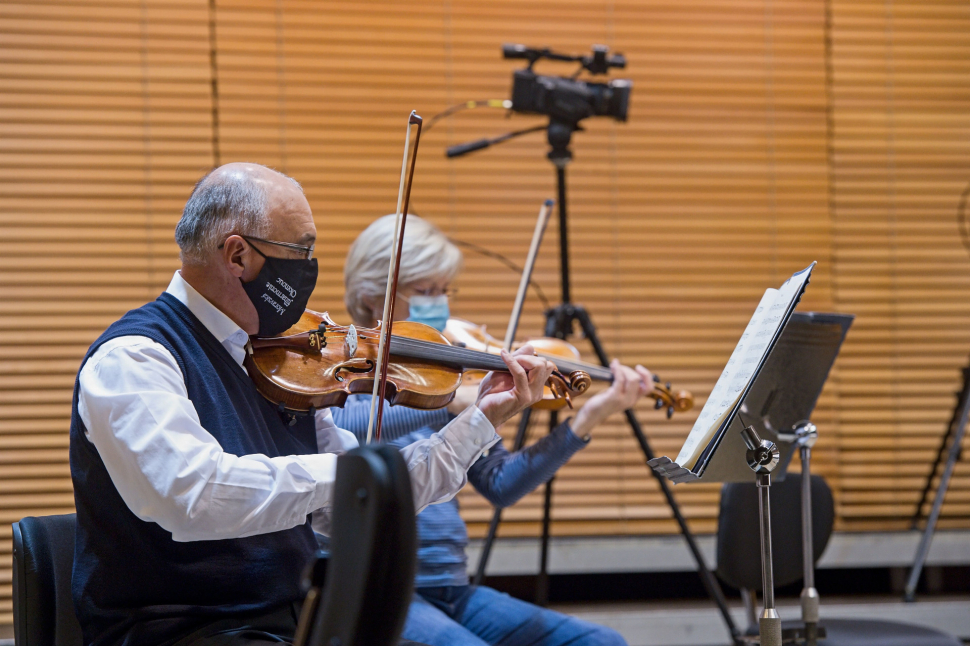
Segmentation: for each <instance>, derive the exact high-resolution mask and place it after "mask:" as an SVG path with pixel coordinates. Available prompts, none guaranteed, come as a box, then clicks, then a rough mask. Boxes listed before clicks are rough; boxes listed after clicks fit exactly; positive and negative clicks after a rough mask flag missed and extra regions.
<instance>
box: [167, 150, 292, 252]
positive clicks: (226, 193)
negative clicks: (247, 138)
mask: <svg viewBox="0 0 970 646" xmlns="http://www.w3.org/2000/svg"><path fill="white" fill-rule="evenodd" d="M263 168H266V167H265V166H264V167H263ZM217 170H218V169H213V170H211V171H209V172H208V173H206V174H205V175H204V176H203V177H202V179H200V180H199V181H198V182H196V184H195V188H194V189H193V190H192V195H190V196H189V199H188V201H187V202H186V203H185V208H184V209H183V210H182V218H181V219H180V220H179V222H178V224H177V225H176V226H175V242H176V243H178V246H179V249H180V250H181V253H180V256H181V259H182V262H183V263H204V262H205V261H206V259H207V258H208V256H209V255H210V254H211V253H212V252H213V251H214V250H215V249H217V248H218V246H219V245H220V244H222V242H223V241H224V240H225V239H226V238H227V237H229V236H230V235H232V234H234V233H236V234H243V235H250V236H256V237H265V236H266V235H267V233H268V232H269V229H270V222H269V217H268V215H269V214H268V213H267V212H266V191H265V190H264V189H263V187H262V186H261V185H260V183H259V182H254V181H251V180H250V178H249V177H248V176H247V175H245V174H243V173H224V174H220V175H219V176H218V177H212V174H213V173H215V172H216V171H217ZM269 170H273V169H269ZM273 172H274V173H275V172H278V171H275V170H273ZM279 174H280V175H282V176H283V177H286V178H287V179H288V180H290V181H291V182H293V184H295V185H296V186H297V187H298V188H299V189H300V190H301V191H302V190H303V188H302V187H301V186H300V184H299V182H297V181H296V180H295V179H293V178H292V177H287V176H286V175H283V174H282V173H279Z"/></svg>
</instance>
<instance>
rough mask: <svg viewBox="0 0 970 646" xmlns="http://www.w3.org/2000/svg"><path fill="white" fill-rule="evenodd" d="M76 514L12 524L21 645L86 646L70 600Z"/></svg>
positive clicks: (17, 639)
mask: <svg viewBox="0 0 970 646" xmlns="http://www.w3.org/2000/svg"><path fill="white" fill-rule="evenodd" d="M76 525H77V519H76V517H75V515H74V514H65V515H63V516H41V517H36V518H35V517H30V516H28V517H27V518H23V519H22V520H20V522H17V523H14V524H13V621H14V640H15V643H16V646H82V644H83V637H82V635H81V626H80V624H79V623H78V621H77V616H76V615H75V613H74V601H73V599H72V598H71V570H72V569H73V567H74V532H75V527H76Z"/></svg>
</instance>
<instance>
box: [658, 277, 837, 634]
mask: <svg viewBox="0 0 970 646" xmlns="http://www.w3.org/2000/svg"><path fill="white" fill-rule="evenodd" d="M813 268H814V263H813V264H812V265H811V266H809V267H808V268H807V269H805V270H803V271H800V272H796V273H795V274H794V275H793V276H792V277H791V278H790V279H789V280H788V281H786V282H785V284H784V285H783V286H782V288H781V289H780V290H778V291H775V290H768V291H766V292H765V296H764V297H763V298H762V301H761V303H760V304H759V305H758V308H757V310H756V311H755V314H754V316H752V318H751V322H750V323H749V324H748V327H747V328H746V329H745V331H744V334H743V335H742V337H741V340H740V341H739V342H738V346H737V348H736V349H735V351H734V353H733V354H732V355H731V358H730V359H729V361H728V363H727V366H726V367H725V369H724V372H723V373H722V374H721V377H720V378H719V379H718V382H717V384H716V385H715V387H714V389H713V390H712V392H711V395H710V396H709V397H708V401H707V403H706V404H705V406H704V409H703V410H702V411H701V414H700V415H699V416H698V419H697V422H696V423H695V425H694V428H693V429H692V430H691V433H690V435H689V436H688V438H687V441H686V442H685V443H684V448H683V449H682V451H681V453H680V455H678V462H681V463H682V464H678V462H674V461H673V460H671V459H670V458H667V457H661V458H656V459H654V460H651V461H650V466H651V467H653V468H654V469H655V470H656V471H657V472H658V473H660V474H661V475H664V476H666V477H668V478H670V479H671V480H673V481H674V482H675V483H681V482H699V481H705V482H744V481H749V480H750V478H751V475H752V472H754V475H755V483H756V484H757V486H758V492H759V509H760V514H759V515H760V521H761V522H760V533H761V563H762V584H763V588H764V590H763V598H764V612H763V613H762V615H761V618H760V621H759V625H760V643H761V644H762V646H781V645H782V627H781V618H780V617H779V616H778V612H777V610H776V609H775V599H774V581H773V578H774V575H773V571H772V553H771V501H770V486H771V475H772V472H774V471H775V470H776V469H777V470H778V474H783V473H784V471H785V468H786V467H787V465H788V462H789V461H790V459H791V453H792V452H793V450H794V447H795V445H796V442H797V440H796V435H797V432H798V431H797V430H796V428H797V427H798V422H799V421H800V420H807V418H808V416H809V415H810V414H811V411H812V410H813V409H814V407H815V402H816V401H817V399H818V396H819V393H820V392H821V390H822V386H823V385H824V383H825V379H826V377H827V376H828V372H829V370H830V369H831V366H832V363H833V362H834V358H835V355H836V354H837V353H838V348H839V346H840V345H841V343H842V339H843V338H844V336H845V331H846V330H847V329H848V325H847V324H846V325H845V326H844V327H843V326H842V325H841V324H838V323H837V324H835V327H834V328H830V329H829V334H827V335H826V334H824V332H823V334H821V335H818V334H814V332H817V331H818V330H816V329H813V328H807V329H805V328H804V327H803V326H804V323H805V319H804V318H803V317H798V318H796V319H795V321H794V325H792V318H793V314H794V309H795V306H796V305H797V303H798V301H799V300H800V299H801V296H802V294H803V293H804V290H805V287H806V285H807V284H808V279H809V277H810V275H811V271H812V269H813ZM850 320H851V319H850ZM789 325H791V331H790V332H789V331H788V327H789ZM823 328H824V326H823ZM836 328H837V329H836ZM819 336H821V337H822V338H821V339H819V338H818V337H819ZM826 337H827V339H828V342H827V343H826V341H825V339H826ZM819 344H820V345H821V346H822V347H823V348H827V349H828V351H827V352H821V351H819V349H818V347H816V346H817V345H819ZM806 424H807V422H806ZM756 427H760V431H761V433H759V431H758V430H756ZM809 430H810V429H808V427H807V426H805V425H802V429H801V434H802V435H803V436H807V435H809V434H810V433H809V432H808V431H809ZM811 430H814V427H813V428H812V429H811ZM779 432H781V436H779ZM786 432H787V433H786ZM769 433H770V434H772V435H774V437H775V439H776V440H779V442H782V441H784V440H785V439H789V438H786V437H785V435H787V434H790V435H792V438H790V439H791V440H792V441H789V442H784V444H787V445H788V447H787V448H788V451H786V456H785V460H784V462H782V460H781V458H782V452H781V450H780V449H779V448H778V445H777V444H776V443H775V442H773V441H771V440H770V439H767V437H768V435H769ZM761 434H764V435H765V436H766V437H765V438H763V437H761ZM816 436H817V435H816ZM779 466H780V468H779ZM806 481H808V479H806ZM810 511H811V508H810V507H809V513H810ZM803 529H804V528H803ZM808 535H809V536H810V533H809V534H808ZM803 540H804V537H803ZM811 562H812V559H811V558H809V563H811ZM815 596H816V597H817V594H816V595H815ZM809 618H812V617H809ZM816 621H817V617H816ZM814 623H815V622H813V624H814ZM812 634H813V636H814V634H815V631H814V630H813V631H812Z"/></svg>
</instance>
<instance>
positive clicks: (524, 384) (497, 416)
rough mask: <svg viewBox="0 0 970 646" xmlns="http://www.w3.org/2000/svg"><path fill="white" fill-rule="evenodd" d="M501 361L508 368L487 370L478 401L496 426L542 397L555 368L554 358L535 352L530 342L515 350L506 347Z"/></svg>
mask: <svg viewBox="0 0 970 646" xmlns="http://www.w3.org/2000/svg"><path fill="white" fill-rule="evenodd" d="M502 361H504V362H505V365H506V366H508V368H509V372H507V373H505V372H490V373H488V376H486V377H485V379H484V380H482V385H481V386H480V387H479V389H478V401H477V402H476V404H477V405H478V408H479V409H480V410H481V411H482V412H483V413H484V414H485V417H487V418H488V421H490V422H491V423H492V426H494V427H495V428H498V427H499V426H501V425H502V424H504V423H505V422H507V421H508V420H509V419H510V418H511V417H513V416H514V415H515V414H517V413H518V412H520V411H522V410H523V409H525V408H528V407H529V406H531V405H532V404H535V403H536V402H537V401H539V400H540V399H542V387H543V386H544V385H545V384H546V382H547V381H548V380H549V377H550V376H551V375H552V373H553V371H554V370H555V369H556V366H555V365H554V364H553V363H552V362H551V361H547V360H546V359H543V358H542V357H537V356H535V351H534V350H533V349H532V346H531V345H529V344H525V345H524V346H522V347H521V348H519V349H518V350H516V351H515V353H514V354H509V353H508V352H506V351H505V350H503V351H502Z"/></svg>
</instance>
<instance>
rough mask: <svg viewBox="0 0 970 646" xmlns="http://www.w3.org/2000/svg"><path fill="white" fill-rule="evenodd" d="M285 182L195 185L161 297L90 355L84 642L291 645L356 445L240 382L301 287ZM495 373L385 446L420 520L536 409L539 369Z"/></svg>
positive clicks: (78, 496)
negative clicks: (504, 428)
mask: <svg viewBox="0 0 970 646" xmlns="http://www.w3.org/2000/svg"><path fill="white" fill-rule="evenodd" d="M316 237H317V231H316V227H315V226H314V222H313V217H312V215H311V212H310V206H309V204H308V203H307V200H306V198H305V197H304V195H303V191H302V189H301V188H300V185H299V184H297V183H296V181H294V180H292V179H291V178H289V177H286V176H285V175H282V174H280V173H277V172H276V171H273V170H270V169H269V168H266V167H264V166H259V165H256V164H228V165H225V166H222V167H220V168H217V169H215V170H214V171H212V172H211V173H209V174H208V175H206V176H205V177H203V178H202V179H201V180H200V181H199V183H198V184H197V185H196V187H195V190H194V191H193V192H192V195H191V196H190V197H189V199H188V202H187V203H186V205H185V209H184V211H183V214H182V218H181V220H180V221H179V223H178V226H177V227H176V231H175V238H176V241H177V242H178V244H179V247H180V249H181V259H182V267H181V270H180V271H178V272H176V273H175V275H174V276H173V277H172V281H171V283H170V284H169V286H168V289H166V290H165V293H164V294H162V295H161V296H160V297H159V298H158V300H156V301H154V302H151V303H148V304H147V305H144V306H143V307H140V308H138V309H135V310H132V311H130V312H128V313H127V314H125V315H124V316H123V317H122V318H121V319H120V320H119V321H117V322H115V323H114V324H112V325H111V326H110V327H109V328H108V330H107V331H106V332H105V333H104V334H103V335H102V336H101V337H100V338H99V339H98V340H97V341H95V343H94V344H93V345H92V346H91V348H90V350H89V351H88V353H87V355H86V356H85V358H84V360H83V362H82V364H81V368H80V372H79V374H78V379H77V385H76V388H75V394H74V400H73V408H72V416H71V446H70V460H71V476H72V479H73V482H74V492H75V501H76V506H77V538H76V545H75V561H74V575H73V593H74V602H75V607H76V610H77V616H78V619H79V620H80V623H81V626H82V629H83V632H84V641H85V643H86V644H95V645H97V646H102V645H105V646H107V645H112V644H126V645H128V644H150V645H157V644H166V645H169V644H178V645H179V646H182V645H188V644H193V645H202V644H205V645H209V644H230V643H231V644H250V643H253V644H255V643H264V642H283V643H287V642H289V641H290V640H292V638H293V634H294V631H295V628H296V612H297V610H298V608H297V607H296V604H297V603H298V602H299V601H300V599H301V595H300V590H299V578H300V574H301V570H302V569H303V567H304V565H305V564H306V563H307V562H308V560H309V559H310V557H311V556H312V554H313V552H314V551H315V549H316V546H317V543H316V539H315V537H314V534H313V531H312V529H311V520H312V522H313V523H314V526H315V527H318V528H321V529H325V528H326V526H327V524H328V523H327V519H328V516H329V513H330V509H331V507H332V495H333V485H334V476H335V468H336V455H335V453H339V452H340V451H343V450H346V449H348V448H351V447H353V446H356V445H357V441H356V440H355V438H354V437H353V435H352V434H350V433H348V432H347V431H342V430H341V429H339V428H338V427H337V426H336V425H335V424H334V421H333V419H332V417H331V414H330V412H329V411H326V410H323V411H318V412H316V414H315V415H313V416H307V417H304V418H302V419H300V420H299V421H298V422H297V423H296V424H295V425H293V426H288V425H287V424H285V423H284V420H283V419H282V418H281V416H280V414H279V413H278V412H277V411H276V409H275V407H274V406H272V405H271V404H269V403H268V402H267V401H266V400H265V399H264V398H263V397H261V396H260V395H259V394H258V393H257V391H256V389H255V386H254V385H253V383H252V381H251V380H250V379H249V378H248V376H247V374H246V372H245V369H244V368H243V358H244V356H245V353H246V344H247V342H248V339H249V335H251V334H259V335H275V334H279V333H281V332H283V331H284V330H286V329H287V328H288V327H290V326H291V325H292V324H293V323H295V322H296V321H297V320H298V319H299V318H300V315H301V314H302V313H303V311H304V308H305V305H306V303H307V299H308V298H309V296H310V292H311V291H312V290H313V288H314V286H315V284H316V278H317V261H316V260H315V259H313V251H314V245H315V243H316ZM503 360H504V361H505V363H506V365H507V366H508V369H509V371H510V373H509V374H503V375H500V376H499V375H497V376H496V377H495V378H493V379H492V384H491V388H490V390H489V392H488V393H485V394H483V395H482V396H481V397H480V398H478V400H477V402H475V404H473V405H470V406H468V407H467V408H466V409H465V410H464V411H462V412H461V413H460V414H458V415H457V416H456V417H454V419H452V420H451V421H450V423H449V424H447V425H444V426H442V427H441V430H440V431H439V432H437V433H436V434H435V435H434V436H433V437H427V438H425V439H423V440H422V441H420V442H416V443H413V444H411V445H409V446H407V447H403V448H402V449H401V451H402V453H404V454H405V458H406V462H407V463H408V465H409V469H410V475H411V483H412V487H413V493H414V501H415V505H416V507H417V508H419V509H420V508H423V507H425V506H427V505H429V504H431V503H434V502H439V501H443V500H449V499H450V498H451V497H452V496H454V494H455V492H456V491H458V489H459V488H460V487H461V486H462V485H463V484H464V482H465V470H466V469H467V468H468V467H470V466H471V465H472V464H474V463H475V462H476V461H477V460H478V458H479V457H480V456H481V455H482V453H483V452H484V451H485V450H487V449H488V448H489V447H491V446H492V445H494V444H495V443H496V442H498V441H499V437H498V435H497V434H496V433H495V428H496V427H497V426H499V425H500V424H502V423H503V422H504V421H506V420H508V419H509V418H510V417H511V416H513V415H514V414H516V413H517V412H518V411H520V410H522V409H523V408H524V407H526V406H528V405H531V404H532V403H534V402H535V401H537V400H538V399H539V398H540V397H541V393H542V385H543V384H544V383H545V381H546V380H547V379H548V377H549V375H550V374H551V372H552V370H553V366H552V365H551V364H550V363H549V362H547V361H545V360H543V359H540V358H538V357H535V356H532V353H531V352H529V351H526V352H525V353H521V354H518V355H516V356H513V355H508V354H506V355H504V356H503Z"/></svg>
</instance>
